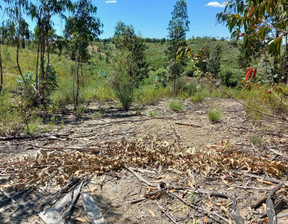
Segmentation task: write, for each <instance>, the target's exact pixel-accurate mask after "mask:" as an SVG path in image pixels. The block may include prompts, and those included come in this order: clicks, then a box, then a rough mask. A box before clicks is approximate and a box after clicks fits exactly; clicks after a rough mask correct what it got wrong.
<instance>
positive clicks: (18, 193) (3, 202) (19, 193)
mask: <svg viewBox="0 0 288 224" xmlns="http://www.w3.org/2000/svg"><path fill="white" fill-rule="evenodd" d="M25 192H29V193H30V192H32V190H31V189H25V190H22V191H19V192H17V193H15V194H13V195H12V196H11V195H9V196H10V197H9V198H5V199H4V200H2V201H0V206H2V205H4V204H5V203H7V202H8V201H10V200H11V199H13V198H16V197H18V196H20V195H21V194H23V193H25Z"/></svg>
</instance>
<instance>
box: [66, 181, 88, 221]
mask: <svg viewBox="0 0 288 224" xmlns="http://www.w3.org/2000/svg"><path fill="white" fill-rule="evenodd" d="M83 185H84V182H83V181H82V182H81V183H80V185H79V187H77V189H75V191H73V194H72V201H71V203H70V205H69V207H68V209H67V210H66V211H65V213H64V214H63V216H62V217H63V218H64V219H67V218H68V217H70V216H71V214H72V209H73V208H74V206H75V205H76V203H77V201H78V198H79V196H80V192H81V190H82V187H83Z"/></svg>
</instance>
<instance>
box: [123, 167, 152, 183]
mask: <svg viewBox="0 0 288 224" xmlns="http://www.w3.org/2000/svg"><path fill="white" fill-rule="evenodd" d="M125 169H127V170H128V171H130V172H131V173H132V174H133V175H134V176H135V177H136V178H137V179H138V180H140V181H142V182H143V183H145V184H146V185H148V186H150V187H157V184H152V183H150V182H149V181H148V180H145V179H144V178H143V177H142V176H141V175H139V174H137V173H135V172H134V171H133V170H132V169H131V168H129V167H126V166H125Z"/></svg>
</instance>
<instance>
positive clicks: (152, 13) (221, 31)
mask: <svg viewBox="0 0 288 224" xmlns="http://www.w3.org/2000/svg"><path fill="white" fill-rule="evenodd" d="M93 3H94V4H95V5H96V6H97V7H98V12H97V15H98V17H99V18H100V19H101V21H102V23H103V24H104V28H103V30H104V33H103V34H102V35H101V36H100V38H107V37H112V36H113V34H114V29H115V26H116V24H117V22H118V21H120V20H121V21H123V22H124V23H125V24H127V25H133V27H134V29H135V31H136V33H141V35H142V36H143V37H151V38H163V37H167V35H168V30H167V27H168V23H169V21H170V19H171V12H172V11H173V6H174V5H175V3H176V0H97V1H95V0H94V1H93ZM186 3H187V7H188V15H189V20H190V31H189V32H188V33H187V36H186V37H187V38H191V37H192V36H195V37H197V36H201V37H202V36H214V37H217V36H219V37H229V36H230V35H229V32H228V29H227V28H226V27H224V26H223V25H221V24H217V21H216V14H217V13H218V12H221V11H223V9H224V5H225V1H211V0H210V1H209V0H186Z"/></svg>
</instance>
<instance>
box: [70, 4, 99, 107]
mask: <svg viewBox="0 0 288 224" xmlns="http://www.w3.org/2000/svg"><path fill="white" fill-rule="evenodd" d="M96 13H97V7H96V6H95V5H94V4H93V3H92V1H91V0H79V1H77V2H76V3H75V4H74V6H73V16H71V17H69V18H68V19H67V22H66V26H65V36H66V37H67V38H68V39H69V40H70V42H71V43H72V45H73V48H74V50H75V52H76V60H75V67H76V69H75V73H76V74H75V73H74V76H73V98H74V107H75V109H77V108H78V105H79V92H80V75H79V69H81V71H82V65H83V62H86V61H87V60H88V58H89V57H88V49H87V48H88V46H89V44H90V43H91V42H92V41H93V40H94V39H96V38H97V37H98V36H99V35H100V34H101V32H102V31H101V27H102V26H103V25H102V23H101V22H100V19H99V18H98V17H96ZM81 73H82V72H81ZM75 76H76V85H77V90H76V94H75V90H74V82H75V81H74V80H75Z"/></svg>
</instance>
